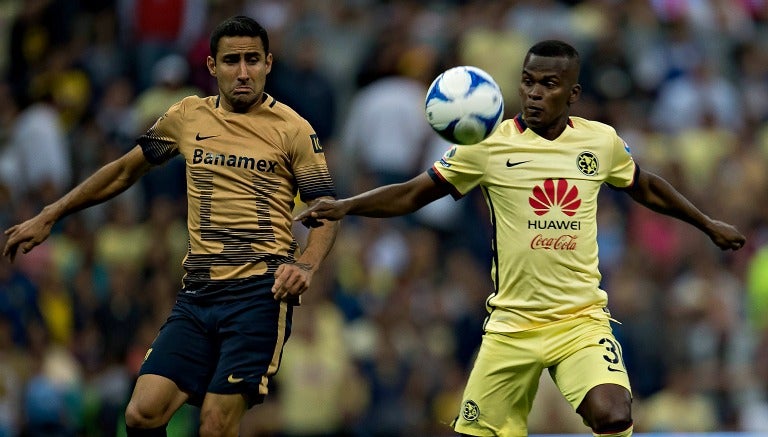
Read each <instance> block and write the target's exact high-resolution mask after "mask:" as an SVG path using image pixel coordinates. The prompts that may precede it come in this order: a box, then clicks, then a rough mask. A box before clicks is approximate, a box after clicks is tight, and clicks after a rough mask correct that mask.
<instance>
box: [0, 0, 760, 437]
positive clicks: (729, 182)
mask: <svg viewBox="0 0 768 437" xmlns="http://www.w3.org/2000/svg"><path fill="white" fill-rule="evenodd" d="M236 13H244V14H248V15H251V16H253V17H254V18H256V19H257V20H259V21H260V22H261V23H262V24H263V25H264V26H265V27H266V28H267V29H268V31H269V32H270V36H271V43H272V52H273V53H274V54H275V64H274V69H273V71H272V74H271V75H270V76H269V79H268V91H269V92H270V93H272V94H273V95H275V96H276V97H277V98H278V99H279V100H282V101H284V102H286V103H288V104H289V105H291V106H293V107H294V108H295V109H296V110H297V111H298V112H299V113H301V114H302V115H303V116H304V117H306V118H307V119H308V120H309V121H310V122H311V123H312V124H313V126H314V127H315V129H316V130H317V133H318V135H319V136H320V138H321V140H322V141H323V144H324V148H325V150H326V155H327V157H328V159H329V165H330V166H331V169H332V171H333V172H334V175H335V178H336V182H337V186H338V189H339V192H340V194H341V195H347V194H352V193H356V192H359V191H360V190H363V189H365V188H368V187H371V186H374V185H376V184H379V183H385V182H392V181H399V180H403V179H405V178H408V177H410V176H412V175H414V174H416V173H417V172H419V171H422V170H423V169H425V168H426V166H427V165H428V164H429V163H430V162H432V161H434V160H435V159H437V158H438V157H439V156H440V154H441V153H442V151H443V150H444V149H445V148H446V147H447V144H445V143H443V142H441V141H440V140H439V139H438V138H436V136H435V135H434V134H432V133H431V132H430V131H429V130H428V128H427V127H426V126H427V125H426V123H425V122H423V118H420V117H422V115H421V114H420V111H421V105H422V104H423V97H424V90H425V89H426V86H427V84H428V82H429V81H430V80H431V79H432V78H433V77H434V75H435V74H436V73H437V72H439V71H440V70H441V69H443V68H445V67H447V66H453V65H460V64H471V65H476V66H479V67H481V68H484V69H486V70H487V71H489V72H491V73H492V74H493V75H494V77H495V78H496V80H497V81H498V82H499V84H500V85H501V87H502V89H503V91H504V92H505V94H506V96H507V108H508V110H509V111H510V115H513V114H514V112H515V111H516V108H517V101H516V100H517V99H516V96H515V94H516V91H515V90H516V81H517V78H518V74H519V69H520V63H521V60H522V57H523V55H524V52H525V50H526V49H527V48H528V47H529V46H530V44H532V43H533V42H535V41H537V40H540V39H544V38H561V39H565V40H567V41H569V42H571V43H573V44H574V45H575V46H577V48H578V49H579V50H580V51H581V53H582V57H583V71H582V80H581V82H582V84H583V86H584V95H583V98H582V100H581V102H580V103H578V104H577V105H576V107H575V111H574V113H575V115H581V116H586V117H589V118H594V119H597V120H602V121H605V122H608V123H611V124H613V125H614V126H615V127H616V128H617V130H618V132H619V133H620V135H622V136H623V138H624V139H625V140H626V141H627V142H628V143H629V144H630V146H631V147H632V152H633V154H634V156H635V158H636V160H637V161H638V162H639V163H640V164H641V165H642V166H643V167H644V168H646V169H648V170H651V171H654V172H657V173H659V174H661V175H663V176H664V177H666V178H667V179H669V180H670V181H671V182H673V183H674V184H675V185H676V186H677V187H678V188H680V190H681V191H682V192H684V193H685V194H686V195H688V196H689V197H690V198H691V199H693V200H694V201H695V202H696V203H697V204H698V205H700V206H701V207H702V208H703V209H704V210H705V212H707V213H710V214H713V215H716V216H717V217H718V218H721V219H723V220H725V221H728V222H731V223H733V224H735V225H737V226H738V227H739V229H740V230H742V231H743V232H744V233H745V234H746V235H747V237H748V244H747V246H746V247H745V248H744V249H743V250H741V251H739V252H737V253H727V254H724V253H721V252H720V251H719V250H717V249H716V248H715V246H714V245H713V244H711V242H710V241H708V239H707V238H706V237H705V236H703V235H702V234H701V233H699V232H698V231H696V230H695V229H692V228H691V227H689V226H687V225H684V224H681V223H677V222H675V221H673V220H671V219H667V218H664V217H660V216H656V215H653V214H652V213H650V212H648V211H647V210H644V209H642V208H639V207H637V206H635V205H633V204H631V203H630V202H628V201H627V199H626V198H625V197H622V196H620V195H616V194H615V193H612V192H610V191H609V190H608V191H606V192H604V193H603V194H602V195H601V199H600V202H601V208H602V209H601V212H600V216H599V225H600V237H599V244H600V250H601V255H602V261H601V269H602V272H603V274H604V287H605V288H606V289H607V291H608V293H609V295H610V303H611V310H612V312H613V315H614V317H615V318H617V319H618V320H620V321H622V324H620V325H616V334H617V336H618V337H619V339H620V340H621V341H622V343H623V346H624V358H625V361H626V364H627V367H628V369H629V371H630V375H631V379H632V383H633V387H634V390H635V393H634V395H635V409H636V414H635V416H636V423H637V424H636V431H638V432H674V431H681V432H682V431H688V432H694V431H696V432H705V431H721V432H752V433H754V435H766V433H768V398H767V396H768V348H766V346H767V345H768V317H766V314H768V313H767V312H766V308H767V307H768V246H767V245H766V243H768V226H767V224H768V207H767V206H768V189H766V188H767V187H768V180H767V179H768V50H767V49H768V24H767V23H766V20H767V19H768V1H766V0H732V1H731V0H627V1H619V0H590V1H551V0H529V1H525V0H517V1H514V0H509V1H480V0H475V1H472V0H465V1H462V0H454V1H449V0H443V1H438V0H434V1H427V0H424V1H419V0H411V1H406V0H391V1H375V0H312V1H310V0H304V1H302V0H239V1H226V0H210V1H206V0H105V1H100V0H82V1H75V0H27V1H21V0H0V45H1V46H2V49H0V77H1V78H2V81H0V101H1V102H2V105H0V226H2V228H3V229H5V228H7V227H8V226H10V225H11V224H13V223H16V222H18V221H20V220H23V219H25V218H28V217H30V216H31V215H32V214H34V213H36V212H37V211H38V210H39V209H40V208H41V207H42V206H43V205H45V204H46V203H48V202H50V201H52V200H53V199H55V198H57V197H58V196H59V195H61V194H62V193H63V192H64V191H65V190H67V189H68V188H70V187H72V186H73V185H74V184H75V183H77V182H78V181H80V180H82V179H83V178H84V177H85V176H87V175H88V174H90V173H91V172H92V171H94V170H95V169H96V168H98V167H99V166H100V165H103V164H104V163H106V162H108V161H109V160H111V159H113V158H115V157H117V156H119V155H120V154H121V153H123V152H125V151H126V150H128V149H129V148H130V147H132V146H133V144H134V142H133V141H134V139H135V138H136V136H137V135H139V134H140V133H141V132H143V131H144V130H145V129H146V128H147V127H148V125H149V124H151V123H152V122H153V121H154V120H155V119H156V117H158V116H159V115H160V114H161V113H162V112H163V111H164V110H165V109H166V108H167V107H168V106H169V105H170V104H171V103H173V102H175V101H177V100H178V99H180V98H181V97H182V96H184V95H188V94H192V93H199V94H210V93H214V92H215V88H214V85H215V84H214V83H213V82H212V80H211V78H210V77H209V76H208V73H207V71H206V70H205V67H204V59H205V56H206V55H207V51H208V49H207V47H208V34H209V32H210V30H211V26H212V25H214V24H215V23H217V22H218V21H219V20H220V19H222V18H225V17H227V16H230V15H233V14H236ZM414 114H415V115H414ZM182 175H183V165H182V163H181V162H172V163H170V164H168V165H166V167H165V168H163V169H162V170H159V171H155V172H153V173H150V174H149V175H148V176H147V177H146V178H145V179H143V180H142V181H141V183H140V184H138V185H137V186H136V187H134V188H132V189H130V190H129V191H128V192H126V193H124V194H123V195H121V196H119V197H118V198H116V199H114V200H112V201H110V202H109V203H107V204H104V205H101V206H98V207H95V208H92V209H90V210H88V211H85V212H83V213H80V214H76V215H74V216H72V217H69V218H67V219H66V220H64V221H62V222H61V223H60V224H58V225H57V226H56V228H55V229H54V231H53V234H52V236H51V238H50V239H49V240H47V241H46V242H45V243H44V244H43V245H41V246H40V247H38V248H37V249H35V251H33V252H32V253H30V254H27V255H23V256H19V258H18V259H17V261H16V263H14V264H9V263H8V262H6V261H3V262H0V436H17V435H60V436H75V435H82V436H109V435H113V434H114V433H115V430H116V429H119V428H120V423H121V420H122V419H121V417H120V416H121V412H122V409H123V407H124V404H125V402H126V400H127V396H128V394H129V392H130V389H131V384H132V382H133V378H134V375H135V372H136V370H137V368H138V366H139V364H140V362H141V359H142V358H143V356H144V353H145V351H146V349H147V346H148V344H149V343H150V342H151V341H152V339H153V336H154V335H155V333H156V331H157V329H158V327H159V325H160V324H161V323H162V321H163V320H164V318H165V316H166V314H167V313H168V311H169V309H170V307H171V305H172V302H173V299H174V295H175V293H176V290H177V286H178V284H179V280H180V276H181V271H180V260H181V257H182V256H183V253H184V251H185V250H186V239H185V238H186V237H185V232H186V231H185V227H184V214H185V204H184V203H185V201H184V197H183V195H184V186H183V182H180V181H183V177H182ZM443 200H445V201H444V202H443V201H440V202H438V203H437V204H435V205H431V206H430V207H428V208H426V209H425V210H423V211H420V212H419V213H417V214H414V215H412V216H409V217H406V218H402V219H390V220H368V219H355V218H350V219H348V220H346V221H345V222H344V225H343V229H342V232H341V234H340V236H339V239H338V242H337V244H336V247H335V249H334V250H333V252H332V254H331V255H330V257H329V259H328V261H327V262H326V264H325V268H324V269H322V271H321V273H320V274H318V275H317V277H316V278H315V283H314V286H313V289H312V290H311V292H309V293H307V294H306V295H305V300H304V305H302V306H301V307H300V308H299V309H297V311H296V316H295V322H294V332H293V335H292V338H291V340H290V341H289V343H288V346H287V347H286V350H285V356H284V362H283V366H282V368H281V370H280V373H279V376H278V378H277V379H276V380H275V384H274V385H273V386H272V393H271V395H270V397H269V400H268V402H267V403H266V404H265V405H264V406H262V407H260V408H256V409H254V410H253V411H251V412H249V414H248V416H247V417H246V420H245V422H244V426H243V433H242V435H243V436H277V435H281V436H309V435H314V436H321V435H325V436H337V435H347V436H417V435H418V436H442V435H450V432H449V428H448V427H447V425H446V423H447V422H449V421H450V419H451V418H452V416H453V415H454V414H455V411H456V407H457V405H458V401H459V396H460V392H461V388H462V385H463V382H464V380H465V378H466V374H467V371H468V367H469V365H470V363H471V360H472V355H473V353H474V351H475V349H476V347H477V345H478V342H479V336H480V327H481V322H482V320H483V317H484V299H485V297H486V296H487V295H488V293H489V291H490V290H491V284H490V282H489V275H488V268H489V267H488V266H489V263H488V256H489V240H488V230H489V227H488V220H487V217H486V215H485V210H484V206H483V205H482V199H480V198H479V197H478V196H475V195H471V196H469V197H467V198H465V199H463V200H461V201H459V202H453V201H452V200H448V199H443ZM297 232H298V233H299V235H300V236H303V232H304V231H303V229H300V228H299V229H297ZM542 381H543V382H542V386H541V390H540V393H539V396H538V398H537V403H536V407H535V409H534V412H533V415H532V417H531V431H532V432H534V433H587V432H588V430H587V428H585V427H584V426H583V425H582V424H581V423H580V420H579V419H578V417H576V415H575V414H574V413H572V412H571V411H570V410H569V407H568V406H567V405H566V404H565V401H563V400H562V399H561V397H560V395H559V393H556V392H555V391H553V387H552V386H551V383H549V382H548V378H546V377H545V378H544V379H543V380H542ZM195 416H196V411H195V410H194V409H193V408H191V407H184V408H183V409H182V410H181V411H180V412H179V413H178V414H177V415H176V416H175V417H174V419H173V421H172V423H171V425H170V427H169V435H173V436H186V435H194V431H193V430H194V429H195V420H196V419H195ZM22 431H23V434H21V433H22ZM729 435H732V434H729Z"/></svg>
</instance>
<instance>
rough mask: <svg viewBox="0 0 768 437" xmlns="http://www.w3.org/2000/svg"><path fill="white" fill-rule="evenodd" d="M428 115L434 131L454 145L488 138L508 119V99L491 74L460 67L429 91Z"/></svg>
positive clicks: (442, 75)
mask: <svg viewBox="0 0 768 437" xmlns="http://www.w3.org/2000/svg"><path fill="white" fill-rule="evenodd" d="M425 104H426V107H425V112H426V115H427V121H428V122H429V124H430V126H432V129H434V130H435V132H437V133H438V134H440V136H441V137H443V138H445V139H446V140H447V141H449V142H451V143H454V144H464V145H466V144H476V143H479V142H480V141H482V140H484V139H486V138H487V137H488V136H489V135H490V134H492V133H493V131H494V130H495V129H496V127H497V126H498V125H499V123H501V120H502V118H503V117H504V98H503V97H502V95H501V89H500V88H499V85H498V84H496V81H494V80H493V77H491V75H490V74H488V73H486V72H485V71H483V70H481V69H480V68H477V67H472V66H466V65H465V66H460V67H453V68H450V69H448V70H446V71H444V72H443V73H441V74H440V75H439V76H437V78H436V79H435V80H434V81H433V82H432V85H430V86H429V90H428V91H427V98H426V102H425Z"/></svg>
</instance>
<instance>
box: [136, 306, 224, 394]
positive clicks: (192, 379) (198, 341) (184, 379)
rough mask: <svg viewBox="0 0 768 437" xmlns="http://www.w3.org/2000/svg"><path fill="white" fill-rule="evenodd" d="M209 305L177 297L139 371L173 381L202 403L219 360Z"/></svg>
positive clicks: (142, 373)
mask: <svg viewBox="0 0 768 437" xmlns="http://www.w3.org/2000/svg"><path fill="white" fill-rule="evenodd" d="M210 311H211V310H210V307H209V306H198V305H194V304H191V303H189V302H183V301H182V302H179V301H177V302H176V304H175V305H174V307H173V309H172V310H171V314H170V316H168V320H166V322H165V324H163V326H162V328H160V332H159V333H158V335H157V337H156V338H155V340H154V341H153V342H152V345H151V347H150V349H149V350H148V351H147V354H146V356H145V358H144V362H143V363H142V365H141V369H140V370H139V374H140V375H142V376H143V375H158V376H162V377H165V378H167V379H170V380H171V381H173V382H174V383H175V384H176V386H178V389H179V390H181V391H183V392H185V393H187V394H188V395H189V399H188V401H189V403H190V404H192V405H196V406H201V405H202V401H203V397H204V396H205V393H206V392H207V390H208V383H209V381H210V379H211V375H213V372H214V369H215V368H216V363H217V361H218V344H217V339H216V338H215V336H214V333H213V329H212V328H211V327H208V326H207V323H206V321H207V320H210V317H209V313H210Z"/></svg>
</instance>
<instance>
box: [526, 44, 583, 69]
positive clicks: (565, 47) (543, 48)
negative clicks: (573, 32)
mask: <svg viewBox="0 0 768 437" xmlns="http://www.w3.org/2000/svg"><path fill="white" fill-rule="evenodd" d="M530 55H536V56H544V57H547V58H559V57H563V58H568V59H569V60H571V61H574V62H575V63H576V65H579V64H580V63H581V59H580V58H579V52H578V51H577V50H576V49H575V48H574V47H573V46H572V45H570V44H568V43H567V42H564V41H560V40H556V39H548V40H545V41H541V42H537V43H536V44H534V45H533V47H531V48H530V49H528V54H527V55H526V59H527V58H528V57H529V56H530Z"/></svg>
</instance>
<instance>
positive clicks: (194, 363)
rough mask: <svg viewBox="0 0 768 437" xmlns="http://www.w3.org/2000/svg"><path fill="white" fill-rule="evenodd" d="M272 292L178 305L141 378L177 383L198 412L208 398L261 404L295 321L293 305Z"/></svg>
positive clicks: (148, 358) (149, 356)
mask: <svg viewBox="0 0 768 437" xmlns="http://www.w3.org/2000/svg"><path fill="white" fill-rule="evenodd" d="M270 287H271V285H267V286H265V290H264V291H265V292H264V293H263V294H262V293H258V295H257V296H251V297H245V298H242V299H238V300H232V301H225V302H210V303H190V302H187V301H183V300H177V301H176V303H175V304H174V306H173V310H172V311H171V315H170V316H169V317H168V320H166V322H165V324H164V325H163V326H162V328H160V333H159V334H158V336H157V338H155V341H154V342H152V346H151V348H150V349H149V351H148V352H147V355H146V357H145V359H144V363H143V364H142V366H141V369H140V371H139V374H140V375H143V374H154V375H160V376H164V377H166V378H168V379H170V380H172V381H174V382H175V383H176V385H177V386H179V388H180V389H181V390H182V391H184V392H186V393H188V394H189V395H190V397H189V400H188V401H187V402H188V403H190V404H192V405H196V406H201V405H202V402H203V398H204V397H205V394H206V393H216V394H236V393H240V394H243V395H245V398H246V400H247V402H248V406H249V407H251V406H253V405H255V404H259V403H262V402H263V401H264V397H265V396H266V395H267V391H268V389H267V384H268V382H269V378H270V377H271V376H273V375H274V374H275V373H277V369H278V366H279V365H280V358H281V356H282V352H283V346H284V345H285V342H286V340H288V336H289V335H290V332H291V317H292V316H293V305H292V304H291V303H289V302H284V301H283V302H281V301H276V300H274V299H273V297H272V293H271V292H270Z"/></svg>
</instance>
